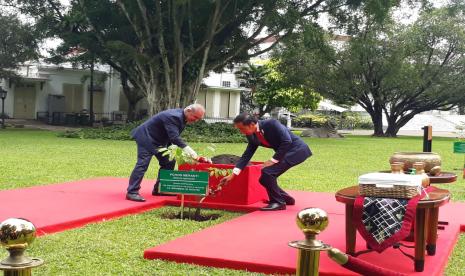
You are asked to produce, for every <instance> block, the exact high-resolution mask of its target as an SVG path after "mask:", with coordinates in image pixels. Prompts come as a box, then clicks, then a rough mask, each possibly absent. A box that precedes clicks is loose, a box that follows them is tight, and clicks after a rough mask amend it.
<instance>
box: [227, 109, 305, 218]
mask: <svg viewBox="0 0 465 276" xmlns="http://www.w3.org/2000/svg"><path fill="white" fill-rule="evenodd" d="M234 126H235V127H236V128H238V129H239V131H240V132H241V133H242V134H244V135H246V137H247V140H248V145H247V148H246V150H245V151H244V153H243V154H242V157H241V158H240V159H239V161H238V162H237V164H236V167H235V168H234V170H233V173H232V174H231V175H230V176H227V177H225V178H223V179H222V180H221V184H223V185H224V184H227V183H228V182H230V181H231V180H232V179H234V177H235V176H236V175H238V174H240V172H241V170H242V169H243V168H244V167H245V166H246V165H247V163H249V161H250V159H251V158H252V156H253V155H254V153H255V151H256V150H257V148H258V146H262V147H267V148H272V149H274V151H275V154H274V155H273V157H272V158H270V160H268V161H265V162H264V163H263V168H262V173H261V176H260V179H259V181H260V184H262V185H263V186H264V187H265V188H266V191H267V192H268V197H269V200H270V201H269V204H268V206H266V207H264V208H262V209H261V210H262V211H275V210H284V209H286V205H294V204H295V200H294V198H292V197H291V196H290V195H289V194H288V193H286V192H285V191H284V190H283V189H281V188H280V187H279V186H278V181H277V178H278V177H279V176H280V175H281V174H283V173H284V172H286V171H287V170H288V169H290V168H291V167H293V166H296V165H298V164H300V163H302V162H304V161H305V160H306V159H307V158H308V157H310V156H311V155H312V152H311V150H310V148H309V147H308V145H307V144H306V143H305V142H304V141H303V140H302V139H300V138H299V137H298V136H296V135H294V134H293V133H292V132H291V131H290V130H289V129H288V128H287V127H285V126H284V125H282V124H281V123H280V122H279V121H277V120H275V119H269V120H263V121H258V120H257V119H256V118H255V117H253V116H251V115H249V114H247V113H243V114H240V115H238V116H237V117H236V118H235V119H234Z"/></svg>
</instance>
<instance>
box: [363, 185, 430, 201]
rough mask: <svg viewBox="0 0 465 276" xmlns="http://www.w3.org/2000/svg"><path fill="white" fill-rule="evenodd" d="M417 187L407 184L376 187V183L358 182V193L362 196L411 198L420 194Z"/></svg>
mask: <svg viewBox="0 0 465 276" xmlns="http://www.w3.org/2000/svg"><path fill="white" fill-rule="evenodd" d="M420 192H421V191H419V187H416V186H407V185H390V187H377V185H376V184H359V193H360V195H363V196H372V197H388V198H412V197H415V196H417V195H419V194H420Z"/></svg>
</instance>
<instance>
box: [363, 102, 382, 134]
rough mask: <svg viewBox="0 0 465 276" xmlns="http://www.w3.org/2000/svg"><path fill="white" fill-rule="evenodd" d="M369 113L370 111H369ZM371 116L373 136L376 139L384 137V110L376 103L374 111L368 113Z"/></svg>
mask: <svg viewBox="0 0 465 276" xmlns="http://www.w3.org/2000/svg"><path fill="white" fill-rule="evenodd" d="M367 111H368V110H367ZM368 113H369V114H370V116H371V121H372V122H373V135H372V136H375V137H383V136H384V131H383V109H382V108H381V105H380V104H378V103H376V102H375V103H374V105H373V109H372V110H371V111H368Z"/></svg>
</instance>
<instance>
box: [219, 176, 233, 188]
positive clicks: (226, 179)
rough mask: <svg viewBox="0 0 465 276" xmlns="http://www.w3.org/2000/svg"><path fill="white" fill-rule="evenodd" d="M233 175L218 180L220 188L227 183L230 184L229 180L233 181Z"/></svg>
mask: <svg viewBox="0 0 465 276" xmlns="http://www.w3.org/2000/svg"><path fill="white" fill-rule="evenodd" d="M234 176H235V175H234V174H231V175H228V176H225V177H223V178H222V179H221V180H220V184H219V185H220V186H223V185H227V184H228V183H229V182H231V180H233V179H234Z"/></svg>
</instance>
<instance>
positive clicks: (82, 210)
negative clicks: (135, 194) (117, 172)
mask: <svg viewBox="0 0 465 276" xmlns="http://www.w3.org/2000/svg"><path fill="white" fill-rule="evenodd" d="M127 185H128V180H127V179H126V178H110V177H105V178H96V179H88V180H81V181H75V182H69V183H63V184H54V185H47V186H36V187H31V188H24V189H15V190H6V191H1V192H0V202H1V206H2V208H0V221H3V220H5V219H7V218H11V217H19V218H26V219H28V220H30V221H31V222H32V223H34V225H35V226H36V227H37V230H38V231H37V233H38V234H39V235H43V234H47V233H53V232H59V231H63V230H66V229H70V228H75V227H79V226H82V225H85V224H87V223H90V222H98V221H102V220H105V219H110V218H114V217H121V216H124V215H128V214H134V213H139V212H142V211H146V210H149V209H153V208H155V207H158V206H163V205H164V204H165V200H167V199H168V198H171V197H154V196H152V195H151V192H152V187H153V180H152V181H150V180H146V181H144V183H143V185H142V189H141V194H142V196H144V197H145V198H146V199H147V201H146V202H144V203H139V202H132V201H129V200H125V199H124V198H125V194H126V188H127Z"/></svg>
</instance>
